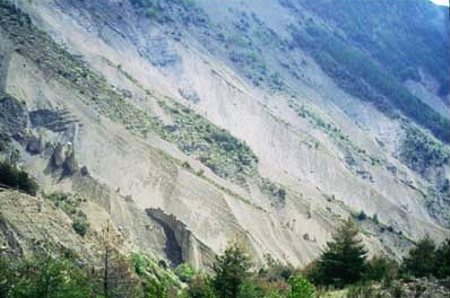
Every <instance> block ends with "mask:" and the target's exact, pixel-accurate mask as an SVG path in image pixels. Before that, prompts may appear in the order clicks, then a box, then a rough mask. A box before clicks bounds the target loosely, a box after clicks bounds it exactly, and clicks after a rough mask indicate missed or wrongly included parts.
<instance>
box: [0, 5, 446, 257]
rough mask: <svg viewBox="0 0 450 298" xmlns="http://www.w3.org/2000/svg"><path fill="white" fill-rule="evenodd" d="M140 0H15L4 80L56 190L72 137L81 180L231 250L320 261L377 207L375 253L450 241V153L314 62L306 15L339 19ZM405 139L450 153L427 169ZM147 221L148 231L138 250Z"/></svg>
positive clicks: (284, 9) (273, 8) (118, 212)
mask: <svg viewBox="0 0 450 298" xmlns="http://www.w3.org/2000/svg"><path fill="white" fill-rule="evenodd" d="M131 2H132V3H130V2H128V1H112V0H111V1H106V0H105V1H56V0H55V1H38V2H29V1H18V2H17V4H16V5H18V7H19V8H20V9H21V10H24V11H25V12H27V13H28V14H29V15H30V16H31V19H28V18H27V17H26V16H25V15H23V14H21V13H20V12H19V10H17V9H14V8H12V6H11V5H8V4H6V3H10V2H8V1H4V3H5V5H4V6H3V7H2V27H1V31H0V33H1V34H0V37H1V39H2V43H1V46H0V49H1V57H2V61H1V64H0V65H1V74H2V75H1V81H0V82H1V87H2V90H3V92H4V93H5V94H7V95H8V96H10V97H12V98H13V99H12V100H17V102H16V105H18V106H21V107H22V108H17V109H18V110H20V111H21V113H22V114H23V121H24V126H23V127H22V128H21V129H18V130H17V131H16V132H15V133H12V132H11V131H6V132H7V133H8V135H9V136H10V137H11V138H12V139H13V144H15V146H16V147H17V148H19V150H20V151H21V156H22V160H23V162H25V164H26V166H27V167H29V168H31V169H32V170H33V173H34V174H35V175H36V176H37V177H38V179H39V180H40V182H41V183H42V184H43V185H45V189H48V190H52V189H58V188H60V187H61V185H62V184H63V185H64V183H67V182H66V181H67V180H69V181H70V180H71V179H73V178H70V175H69V177H67V176H66V177H64V179H63V180H61V179H60V177H57V175H55V174H51V172H49V171H48V164H49V163H50V161H51V159H52V158H54V157H53V156H55V151H56V152H57V151H58V150H56V148H57V147H58V146H57V144H58V143H59V144H62V145H63V146H64V148H66V147H67V146H70V147H71V148H73V150H74V152H75V156H76V162H75V165H76V167H75V168H74V172H77V169H79V168H82V167H83V166H84V167H85V168H86V169H87V170H88V172H89V174H90V175H91V176H92V177H93V178H94V179H95V180H97V181H100V182H102V183H103V184H104V185H105V187H107V188H109V189H110V192H111V193H114V192H117V193H119V194H122V195H123V196H128V197H129V198H130V199H132V200H133V201H134V202H135V203H136V205H137V208H138V210H140V211H141V212H142V215H144V214H145V209H147V208H158V207H160V208H162V209H163V210H164V211H165V212H166V213H168V214H174V215H175V216H176V218H177V219H179V220H180V221H181V222H183V223H184V224H186V226H187V227H188V228H189V230H191V231H192V232H193V234H194V235H195V237H196V239H198V241H199V242H200V243H202V245H201V246H200V247H203V244H204V245H205V246H206V247H209V248H210V249H212V250H213V251H215V252H217V251H220V250H221V249H223V248H224V246H225V245H226V243H227V242H228V241H230V240H231V239H235V238H238V239H240V241H243V242H244V243H247V245H248V247H249V249H250V250H252V251H253V252H254V254H255V257H256V258H257V259H262V256H263V255H264V254H265V253H270V254H272V255H273V256H274V257H275V258H278V259H281V260H283V261H287V262H291V263H294V264H306V263H307V262H309V261H310V260H312V259H313V258H314V257H316V256H317V255H318V253H319V251H320V247H321V245H323V244H324V243H325V242H326V240H327V239H329V236H330V233H331V232H332V231H333V228H334V227H335V226H336V224H337V223H338V222H339V221H340V219H342V218H345V217H347V216H348V215H349V214H351V213H352V212H353V213H357V212H359V211H361V210H363V211H364V212H365V213H367V214H368V215H370V216H374V215H375V214H377V217H378V219H379V221H380V223H372V222H368V223H362V226H363V227H364V228H363V229H364V230H365V236H364V237H365V240H366V241H367V243H368V244H369V245H370V247H371V248H372V249H373V252H377V251H379V250H382V251H387V252H389V254H391V255H393V256H396V257H398V256H399V255H401V254H402V252H403V251H404V250H405V248H406V247H407V245H408V244H407V243H408V241H409V240H408V239H417V238H419V237H422V236H423V235H425V234H426V233H429V234H432V235H433V236H434V237H436V238H437V239H442V238H443V237H446V236H448V233H449V231H448V227H449V218H448V214H449V213H448V212H447V210H448V208H449V207H448V206H449V204H448V189H447V190H445V181H447V183H448V179H449V165H448V163H449V161H448V157H445V152H446V151H448V146H447V145H445V144H443V143H441V142H440V141H438V140H436V139H435V138H434V137H433V136H431V135H430V134H429V133H426V132H423V130H422V129H420V128H416V126H415V125H414V124H412V123H411V122H409V121H408V120H407V118H403V116H402V117H400V118H395V117H394V118H393V117H390V115H386V113H384V112H383V111H379V110H378V109H377V106H376V105H372V104H367V102H365V101H361V100H360V98H358V94H356V95H355V94H353V93H351V92H348V90H346V89H345V88H344V89H342V88H341V87H342V86H341V85H340V82H339V81H336V80H335V78H333V77H332V76H331V75H330V72H329V71H327V69H324V68H323V65H321V63H320V61H318V60H317V59H318V58H317V57H316V56H315V54H314V53H311V52H310V51H308V49H305V48H301V47H291V46H290V42H289V41H288V40H286V39H289V38H292V36H294V35H293V31H292V30H293V29H292V26H290V25H292V24H291V23H292V22H298V18H302V17H303V18H305V20H307V19H308V18H313V19H314V20H317V22H318V23H319V24H321V22H322V21H321V20H320V19H319V17H318V16H317V15H314V10H307V9H305V14H306V15H305V16H298V15H297V14H296V13H295V12H296V11H297V9H298V8H295V6H294V8H292V7H289V5H287V3H286V1H265V2H264V5H262V3H261V2H258V1H256V2H254V3H250V2H244V3H241V2H239V1H227V2H226V3H222V2H221V3H215V2H213V1H198V3H190V2H186V1H154V2H152V3H153V4H151V5H150V6H146V5H149V3H150V2H148V1H131ZM10 4H11V3H10ZM150 9H154V10H155V11H156V12H155V11H153V12H152V13H151V11H150ZM281 15H283V16H285V17H283V18H281V17H280V16H281ZM3 16H4V17H3ZM6 16H8V17H6ZM37 28H41V29H43V30H44V31H45V32H47V33H48V34H49V36H51V37H52V38H53V40H54V41H52V40H51V39H50V38H49V37H48V36H47V35H46V34H45V33H43V32H41V31H37ZM245 28H251V29H252V30H255V32H253V31H250V32H249V31H248V30H247V31H246V29H245ZM324 28H327V27H324ZM242 32H243V33H242ZM58 43H59V44H60V45H58ZM317 61H318V62H317ZM339 86H341V87H339ZM346 91H347V92H346ZM352 94H353V95H352ZM436 94H437V93H436ZM436 96H439V95H436ZM439 100H441V99H439ZM2 102H5V101H2ZM444 105H445V102H444ZM8 106H10V105H8ZM6 107H7V105H3V106H2V108H4V109H3V110H2V111H7V110H6ZM187 107H189V108H187ZM11 111H12V110H8V113H9V112H11ZM406 116H408V115H406ZM36 119H38V120H36ZM39 119H41V120H39ZM405 119H406V120H405ZM2 120H3V119H2ZM55 120H56V121H55ZM413 120H414V119H413ZM55 122H56V124H55ZM3 123H7V122H5V121H4V122H2V124H3ZM3 127H6V126H3ZM221 128H224V129H226V130H227V131H229V133H228V132H227V131H224V130H222V129H221ZM410 131H413V132H414V133H415V136H416V137H415V138H409V139H408V132H410ZM35 139H37V140H39V142H40V143H39V144H42V148H41V149H42V150H37V152H34V151H33V150H30V145H29V144H30V143H31V142H32V141H31V140H35ZM405 139H406V140H412V141H413V143H412V144H410V145H408V146H416V145H417V143H419V142H422V143H420V144H423V147H424V152H425V153H424V155H425V156H419V157H418V158H419V159H422V160H424V159H425V158H428V157H427V156H426V154H428V153H429V151H430V150H429V147H430V146H432V147H433V148H437V149H436V151H435V152H437V153H435V154H434V155H433V156H434V157H433V158H434V159H433V160H434V161H436V162H435V164H433V165H432V167H430V168H427V169H426V170H425V169H423V168H424V165H423V163H422V164H420V163H419V164H418V165H416V167H414V165H415V164H411V163H410V162H409V161H410V160H412V159H413V158H411V156H408V155H407V153H408V151H407V150H404V149H403V148H404V146H405V144H408V143H406V142H404V141H403V140H405ZM416 139H417V140H419V141H415V142H414V140H416ZM244 141H245V142H244ZM26 148H28V151H26V150H25V149H26ZM44 148H45V149H44ZM408 148H409V147H408ZM408 148H407V149H408ZM433 150H434V149H433ZM36 153H37V154H36ZM405 154H406V155H405ZM431 154H433V153H431ZM425 164H426V162H425ZM263 177H264V178H263ZM442 186H444V188H443V189H442ZM66 187H68V188H69V189H71V190H72V191H80V190H82V189H83V188H84V187H83V185H81V186H79V187H75V186H74V185H72V184H71V183H68V186H66ZM87 191H89V188H87ZM446 191H447V194H446ZM87 195H89V193H88V194H87ZM96 195H98V194H96V193H95V192H93V193H92V194H91V196H96ZM107 197H108V195H107ZM127 208H128V207H123V206H122V207H120V208H112V209H111V210H110V213H111V214H112V218H113V220H114V221H115V223H116V224H117V225H124V226H125V225H126V224H127V223H128V224H129V221H131V218H130V216H128V215H127V212H128V211H127ZM389 226H391V227H392V229H391V230H393V231H394V232H383V233H382V232H380V231H382V230H383V229H382V227H389ZM140 228H141V227H140V226H139V224H131V226H130V229H132V230H133V233H131V236H130V241H131V242H132V243H136V244H138V243H140V241H141V240H140V236H139V234H140ZM399 234H401V235H399ZM157 242H158V241H154V243H157ZM155 245H157V244H155ZM148 249H149V250H150V251H152V250H155V249H154V248H148ZM156 250H158V249H156ZM161 250H162V249H161V247H159V251H161ZM194 255H197V257H193V258H192V259H190V260H189V261H191V262H193V263H195V264H196V265H198V266H202V261H201V257H200V256H199V255H201V253H199V254H198V253H194Z"/></svg>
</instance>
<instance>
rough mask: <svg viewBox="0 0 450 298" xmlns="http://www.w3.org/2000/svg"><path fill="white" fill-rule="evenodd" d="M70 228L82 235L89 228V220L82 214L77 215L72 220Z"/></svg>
mask: <svg viewBox="0 0 450 298" xmlns="http://www.w3.org/2000/svg"><path fill="white" fill-rule="evenodd" d="M72 228H73V229H74V230H75V232H77V234H78V235H80V236H81V237H84V235H86V233H87V231H88V229H89V222H88V221H87V220H86V218H85V217H83V216H77V217H75V219H74V220H73V222H72Z"/></svg>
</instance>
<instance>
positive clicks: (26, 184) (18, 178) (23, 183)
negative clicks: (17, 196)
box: [0, 161, 39, 196]
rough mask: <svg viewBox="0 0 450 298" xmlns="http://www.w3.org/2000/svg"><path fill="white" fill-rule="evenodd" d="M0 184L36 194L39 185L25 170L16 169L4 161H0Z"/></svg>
mask: <svg viewBox="0 0 450 298" xmlns="http://www.w3.org/2000/svg"><path fill="white" fill-rule="evenodd" d="M0 184H3V185H4V186H6V187H10V188H14V189H18V190H21V191H23V192H26V193H27V194H30V195H33V196H35V195H36V192H37V191H38V189H39V187H38V184H37V183H36V181H35V180H34V179H33V178H32V177H30V175H28V173H27V172H25V171H23V170H20V169H18V168H17V167H16V166H15V165H12V164H10V163H8V162H6V161H1V162H0Z"/></svg>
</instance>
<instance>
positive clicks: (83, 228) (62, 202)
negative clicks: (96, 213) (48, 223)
mask: <svg viewBox="0 0 450 298" xmlns="http://www.w3.org/2000/svg"><path fill="white" fill-rule="evenodd" d="M44 198H45V199H47V200H49V201H51V202H53V204H54V205H55V206H56V207H58V208H60V209H61V210H62V211H64V212H65V213H66V214H67V215H68V216H69V217H70V218H71V219H72V228H73V229H74V230H75V232H77V233H78V234H79V235H80V236H83V237H84V235H86V233H87V232H88V230H89V226H90V225H89V222H88V220H87V216H86V214H85V213H84V212H83V211H82V210H80V208H79V207H80V205H81V203H82V202H83V200H82V199H81V198H80V197H79V196H76V195H71V194H67V193H63V192H55V193H51V194H47V195H46V194H44Z"/></svg>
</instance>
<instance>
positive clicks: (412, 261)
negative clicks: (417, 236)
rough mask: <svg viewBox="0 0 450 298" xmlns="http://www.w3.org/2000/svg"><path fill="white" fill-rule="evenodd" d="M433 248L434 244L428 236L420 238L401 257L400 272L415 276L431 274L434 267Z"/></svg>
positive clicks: (434, 247)
mask: <svg viewBox="0 0 450 298" xmlns="http://www.w3.org/2000/svg"><path fill="white" fill-rule="evenodd" d="M435 249H436V244H435V243H434V241H433V240H432V239H431V238H430V237H429V236H426V237H425V238H423V239H422V240H420V241H419V242H418V243H417V245H416V247H414V248H412V249H411V250H410V251H409V254H408V256H406V257H405V258H404V259H403V264H402V268H401V270H402V272H403V273H406V274H411V275H414V276H416V277H423V276H429V275H432V274H433V270H434V268H435Z"/></svg>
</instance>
